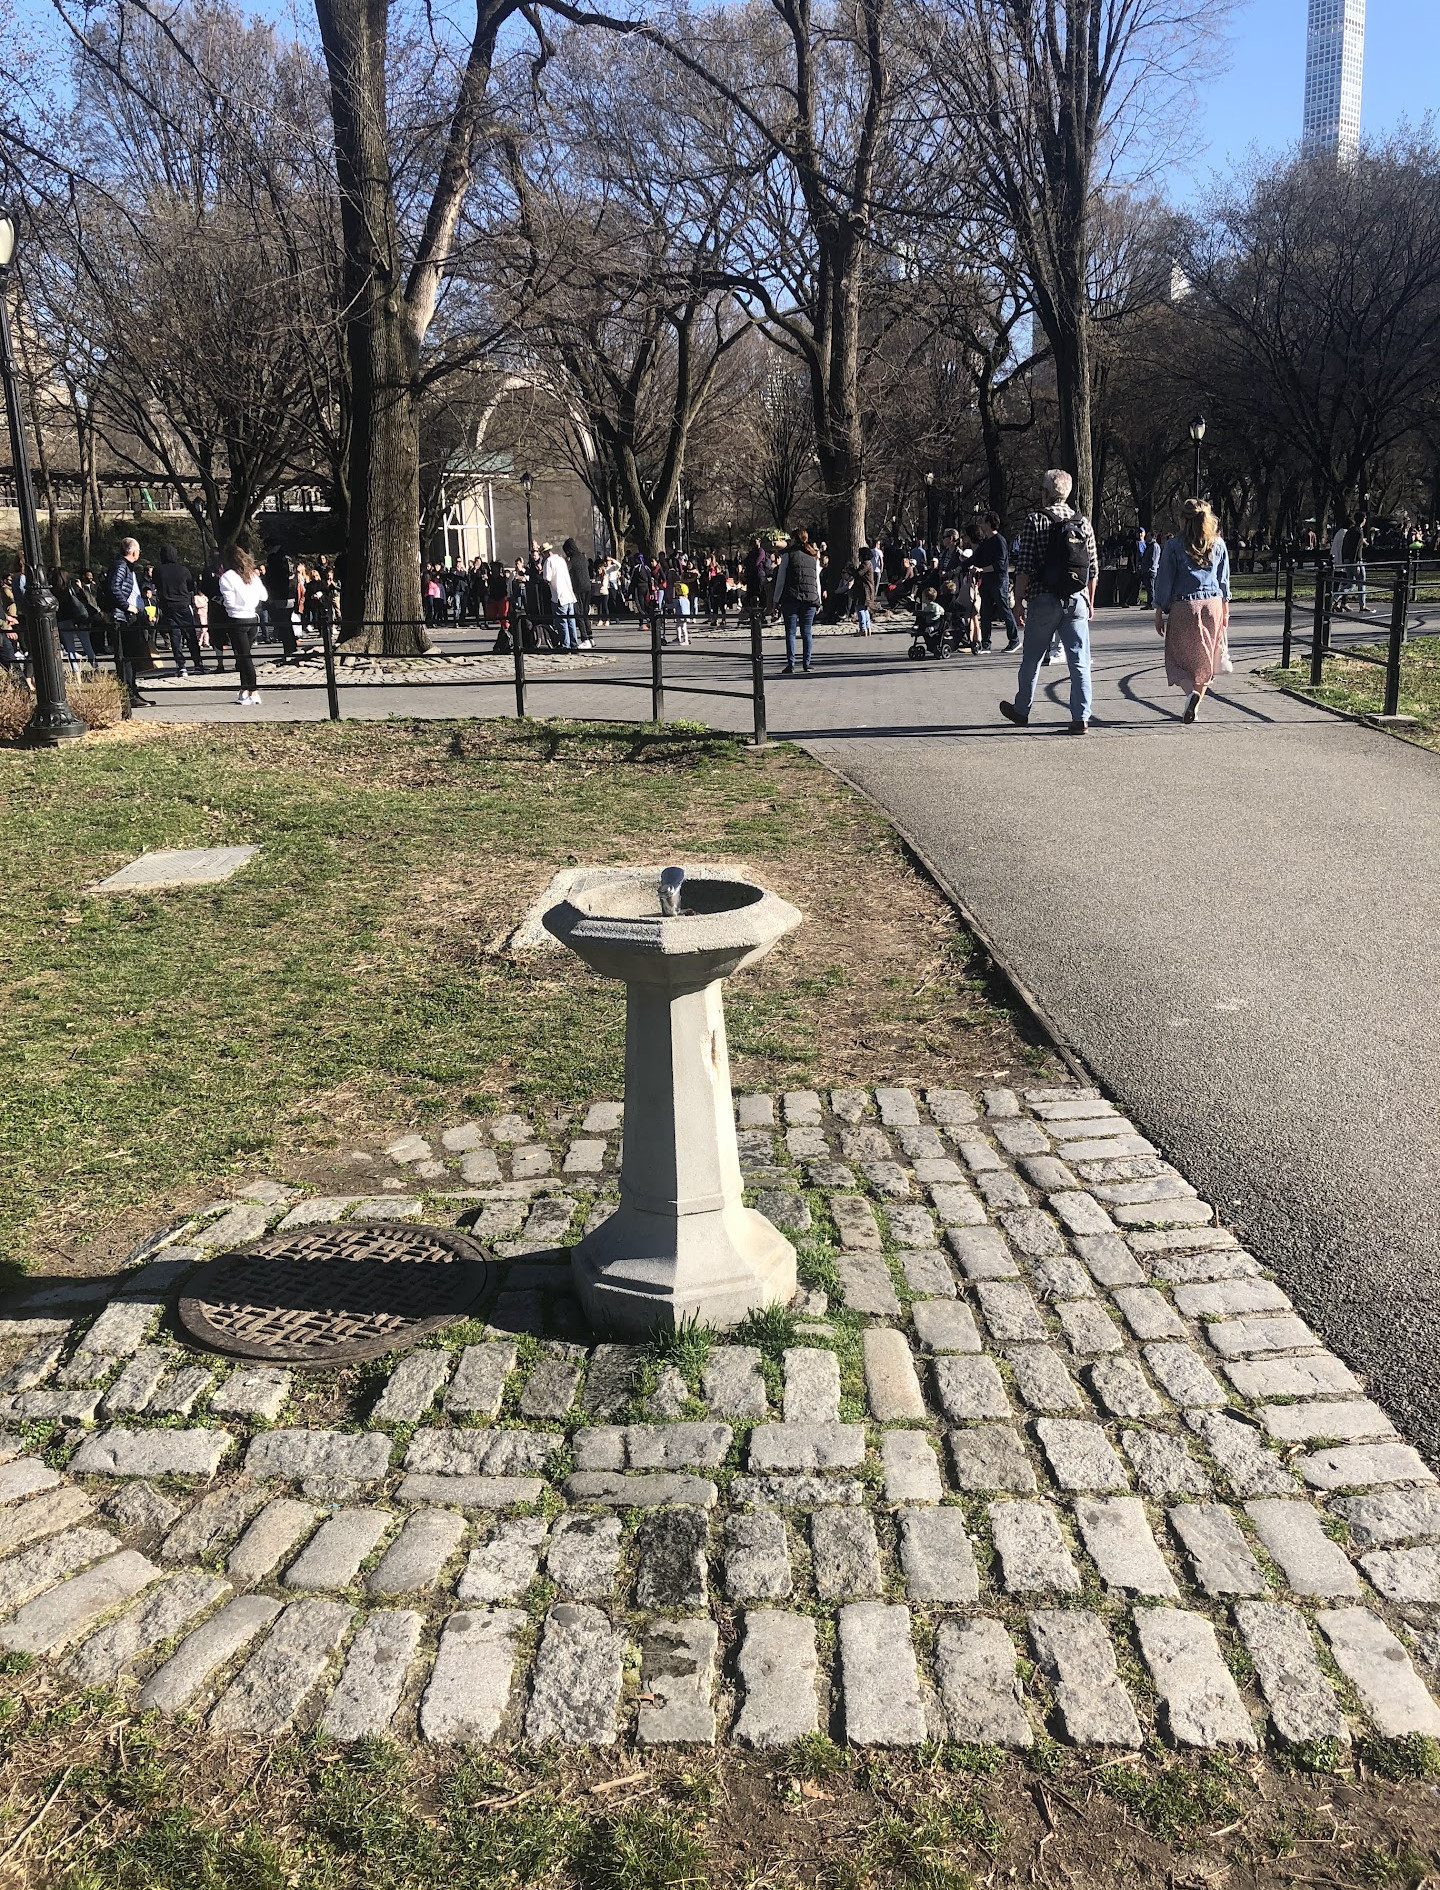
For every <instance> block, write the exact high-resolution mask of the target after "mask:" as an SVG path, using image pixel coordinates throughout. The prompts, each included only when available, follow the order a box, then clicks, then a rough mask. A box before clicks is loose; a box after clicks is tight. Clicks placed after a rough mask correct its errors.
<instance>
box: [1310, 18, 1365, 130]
mask: <svg viewBox="0 0 1440 1890" xmlns="http://www.w3.org/2000/svg"><path fill="white" fill-rule="evenodd" d="M1364 66H1365V0H1310V19H1309V24H1308V26H1307V27H1306V31H1305V126H1304V136H1303V140H1302V142H1303V146H1304V149H1305V150H1306V151H1307V152H1314V151H1328V152H1329V153H1330V154H1331V156H1332V157H1337V158H1339V159H1340V160H1341V161H1342V162H1343V161H1345V160H1346V159H1349V158H1353V157H1354V155H1355V153H1356V151H1357V150H1358V149H1359V148H1360V82H1361V78H1362V76H1363V73H1364Z"/></svg>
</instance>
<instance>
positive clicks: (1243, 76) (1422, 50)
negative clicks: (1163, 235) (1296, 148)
mask: <svg viewBox="0 0 1440 1890" xmlns="http://www.w3.org/2000/svg"><path fill="white" fill-rule="evenodd" d="M1307 11H1308V8H1307V4H1306V0H1243V4H1242V5H1241V6H1240V8H1239V10H1238V11H1237V13H1236V14H1235V15H1234V16H1233V18H1232V19H1231V21H1230V24H1229V29H1228V31H1227V33H1226V39H1227V41H1228V57H1226V58H1225V59H1224V61H1223V62H1222V69H1221V70H1220V71H1219V72H1218V73H1212V76H1211V77H1210V78H1209V79H1208V80H1207V81H1206V82H1205V83H1204V84H1203V85H1202V86H1201V88H1200V90H1199V94H1198V97H1197V100H1196V107H1195V117H1194V125H1193V136H1194V142H1195V145H1196V153H1195V156H1194V157H1192V158H1189V159H1181V160H1180V161H1179V162H1177V163H1175V164H1173V165H1172V167H1171V169H1170V171H1169V173H1168V176H1167V182H1168V184H1169V187H1170V190H1171V192H1172V193H1173V194H1174V195H1175V196H1176V197H1179V198H1180V199H1181V200H1182V201H1183V200H1184V199H1186V198H1192V197H1193V196H1194V195H1196V194H1197V192H1198V191H1201V190H1203V189H1204V188H1205V186H1207V185H1208V184H1209V183H1210V182H1211V181H1212V180H1213V179H1215V178H1216V177H1219V178H1221V179H1223V178H1224V177H1225V176H1226V175H1227V174H1229V173H1230V172H1231V171H1233V170H1234V169H1236V168H1238V167H1239V166H1241V165H1243V163H1244V161H1245V158H1246V155H1247V153H1248V152H1249V150H1250V148H1251V146H1252V145H1254V146H1258V147H1259V149H1261V150H1262V151H1274V150H1278V149H1280V148H1282V147H1284V146H1286V145H1290V144H1294V143H1295V142H1296V141H1297V140H1298V139H1299V136H1300V108H1301V102H1302V100H1303V97H1304V92H1305V18H1306V13H1307ZM1426 112H1435V113H1436V114H1437V115H1440V0H1369V5H1368V7H1367V9H1366V14H1365V93H1364V106H1363V116H1362V128H1363V131H1364V134H1365V135H1366V136H1367V137H1375V136H1381V135H1383V134H1384V133H1385V132H1387V131H1390V130H1392V129H1393V128H1394V127H1395V126H1396V125H1397V124H1398V123H1399V122H1400V120H1401V119H1404V118H1408V119H1410V120H1411V122H1412V123H1417V124H1418V122H1419V121H1420V119H1421V118H1423V117H1424V115H1425V113H1426Z"/></svg>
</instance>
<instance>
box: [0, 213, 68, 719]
mask: <svg viewBox="0 0 1440 1890" xmlns="http://www.w3.org/2000/svg"><path fill="white" fill-rule="evenodd" d="M14 255H15V225H14V223H13V221H12V220H11V219H10V218H9V217H8V216H5V215H3V214H0V380H3V381H4V383H5V418H6V419H7V420H8V421H9V423H10V463H11V465H12V466H13V467H14V468H15V503H16V505H17V506H18V507H19V508H20V546H21V549H22V551H23V552H24V554H25V591H24V595H23V596H22V597H21V598H20V599H19V605H20V615H21V618H22V619H23V621H24V624H25V642H26V646H27V648H28V650H29V652H30V670H31V675H32V676H33V678H34V682H35V713H34V714H33V715H32V716H31V717H30V720H29V722H27V723H26V725H25V732H24V734H23V735H22V736H21V738H20V739H21V740H22V741H23V742H24V743H25V744H26V746H27V747H30V748H55V747H58V745H59V744H60V743H61V742H73V741H78V740H79V738H80V737H81V736H82V735H83V734H84V733H85V724H84V723H83V722H82V721H81V720H80V718H79V716H78V715H76V713H75V711H74V710H73V709H72V708H71V707H70V704H69V702H68V701H67V700H66V696H65V678H64V670H63V668H62V665H61V661H60V638H59V634H58V629H57V626H58V623H59V617H60V607H59V605H58V604H57V603H56V601H55V593H54V592H53V591H52V590H51V589H50V585H49V582H48V581H47V579H46V576H45V565H44V562H43V560H42V559H41V556H40V522H39V520H38V519H37V518H36V516H35V494H34V491H33V490H32V488H31V485H30V460H29V457H28V455H27V454H26V451H25V419H24V415H23V414H22V413H21V411H20V381H19V377H18V375H17V374H16V372H15V356H14V354H13V352H12V351H11V347H10V309H9V298H8V290H9V287H10V264H11V261H12V259H13V257H14Z"/></svg>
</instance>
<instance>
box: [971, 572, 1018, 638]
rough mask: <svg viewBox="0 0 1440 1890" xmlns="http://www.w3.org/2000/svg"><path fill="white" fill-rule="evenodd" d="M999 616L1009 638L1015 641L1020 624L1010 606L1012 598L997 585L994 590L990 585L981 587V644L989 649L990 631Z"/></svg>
mask: <svg viewBox="0 0 1440 1890" xmlns="http://www.w3.org/2000/svg"><path fill="white" fill-rule="evenodd" d="M997 617H998V618H999V619H1000V621H1001V623H1003V624H1004V626H1005V635H1006V638H1007V640H1009V641H1010V642H1014V641H1015V640H1016V639H1017V638H1018V637H1019V635H1020V626H1019V625H1018V624H1017V623H1016V621H1015V613H1014V611H1013V610H1012V609H1011V608H1010V599H1009V598H1008V597H1007V596H1006V595H1005V593H1004V592H1003V591H1002V590H1001V589H1000V588H999V586H998V585H997V586H996V587H995V589H994V590H992V589H991V588H990V587H989V585H987V584H982V585H981V587H980V645H981V648H982V649H988V648H989V645H990V631H991V628H992V626H993V625H994V622H995V619H996V618H997Z"/></svg>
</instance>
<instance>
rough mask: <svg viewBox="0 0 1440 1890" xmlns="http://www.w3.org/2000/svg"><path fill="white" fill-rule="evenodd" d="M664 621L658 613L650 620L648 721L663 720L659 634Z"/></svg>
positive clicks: (663, 679)
mask: <svg viewBox="0 0 1440 1890" xmlns="http://www.w3.org/2000/svg"><path fill="white" fill-rule="evenodd" d="M664 623H665V620H664V618H663V617H662V616H660V615H659V614H658V613H652V615H651V618H650V720H651V721H652V722H655V723H660V722H663V721H664V720H665V657H664V654H663V651H664V645H663V643H662V642H661V633H662V631H663V628H664Z"/></svg>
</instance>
